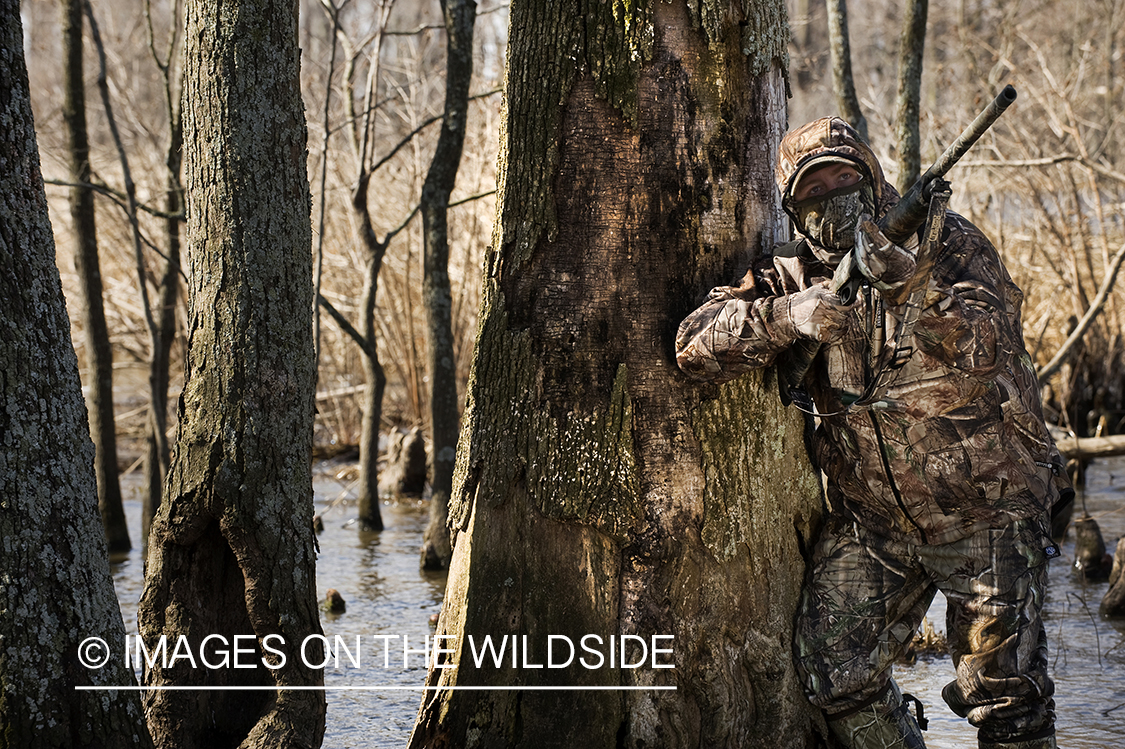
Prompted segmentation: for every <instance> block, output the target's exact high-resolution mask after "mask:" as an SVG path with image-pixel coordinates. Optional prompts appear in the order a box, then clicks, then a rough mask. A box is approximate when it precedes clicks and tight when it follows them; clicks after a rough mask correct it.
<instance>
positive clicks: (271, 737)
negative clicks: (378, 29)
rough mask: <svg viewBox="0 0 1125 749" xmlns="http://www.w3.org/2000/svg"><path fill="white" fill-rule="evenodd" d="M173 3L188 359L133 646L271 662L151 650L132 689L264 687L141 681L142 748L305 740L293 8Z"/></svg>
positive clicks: (249, 2)
mask: <svg viewBox="0 0 1125 749" xmlns="http://www.w3.org/2000/svg"><path fill="white" fill-rule="evenodd" d="M185 16H186V29H187V33H186V35H185V39H186V45H187V46H186V49H185V74H184V81H185V90H184V102H185V107H184V173H185V178H186V184H185V190H186V195H187V203H188V222H187V241H188V247H189V251H188V256H189V268H190V272H189V274H188V275H189V292H190V293H189V300H190V305H189V307H190V309H189V323H188V327H189V346H188V363H187V374H186V378H185V384H184V390H183V394H182V395H181V398H180V407H179V409H180V410H179V431H178V435H177V440H176V447H175V452H174V455H173V458H172V464H171V469H170V474H169V478H168V482H167V487H166V488H167V492H166V495H167V496H166V498H165V501H164V502H163V503H162V504H161V507H160V510H159V512H158V514H157V516H156V519H155V521H154V522H153V526H152V530H151V534H150V540H149V556H148V565H147V567H148V569H147V575H146V585H145V591H144V594H143V596H142V599H141V608H140V615H139V623H140V629H141V635H142V636H143V637H144V639H145V642H146V643H147V644H148V646H149V649H150V650H152V649H154V648H155V647H156V645H157V641H158V638H159V637H160V636H162V635H163V636H166V637H167V638H168V640H169V641H170V643H173V644H174V643H175V642H176V641H177V639H178V638H179V637H180V636H181V635H185V636H186V637H187V639H188V641H189V642H190V643H191V645H192V648H193V650H194V651H195V652H199V648H200V646H201V644H202V640H203V638H206V637H207V636H209V635H220V636H222V637H224V638H226V641H227V642H228V643H229V642H231V641H232V640H233V638H234V637H236V636H238V635H250V636H253V637H255V638H256V639H257V641H258V643H259V646H260V644H261V642H262V640H263V639H264V638H265V637H267V636H270V635H273V636H275V637H276V638H280V639H279V640H278V639H275V640H273V643H274V647H275V648H276V647H278V646H279V643H280V647H281V648H282V649H283V650H284V651H285V653H286V660H285V663H284V665H281V667H280V668H276V669H272V668H267V667H266V666H265V664H264V663H263V661H262V650H261V649H259V650H257V651H256V652H255V654H254V657H252V658H250V659H249V662H250V663H253V664H256V665H255V667H254V668H249V669H235V668H225V669H210V668H206V667H203V666H202V665H198V666H197V667H191V665H190V663H189V662H187V661H182V660H181V661H177V662H176V663H174V664H169V665H168V667H165V666H164V664H162V663H160V662H159V661H158V662H156V663H155V664H154V665H153V666H152V667H147V666H146V673H145V682H146V683H147V684H150V685H179V686H196V685H198V686H220V685H234V686H244V685H245V686H258V685H261V686H266V687H271V688H267V689H264V690H261V691H239V692H206V691H159V692H151V693H148V694H147V695H146V710H147V711H148V715H149V723H150V726H151V728H152V732H153V738H154V740H155V742H156V744H157V746H162V747H175V749H194V748H195V747H199V748H200V749H202V748H204V747H207V748H210V747H228V746H229V747H234V746H239V747H246V748H249V747H270V748H271V749H273V748H276V747H315V746H319V745H320V742H321V740H322V738H323V734H324V720H325V701H324V694H323V693H322V692H318V691H292V690H286V689H284V687H289V686H296V687H308V686H314V687H315V686H319V685H321V684H323V674H322V672H321V671H320V670H317V669H312V668H309V667H307V666H306V665H305V663H304V661H303V659H302V658H301V655H300V645H301V643H302V642H303V641H304V640H305V638H307V637H309V636H311V635H320V634H321V633H322V631H321V627H320V622H319V618H318V609H317V602H316V578H315V550H314V543H315V539H314V535H313V528H312V475H311V465H310V463H311V454H312V424H313V390H314V382H315V379H314V367H315V364H314V355H313V344H312V312H311V310H312V305H311V303H312V298H313V296H312V295H313V290H312V254H311V229H310V222H309V216H310V199H309V186H308V180H307V177H306V172H305V169H306V163H305V162H306V132H305V120H304V114H303V106H302V103H301V97H300V88H299V51H298V48H297V3H296V2H294V1H293V0H222V1H221V2H217V3H216V2H212V0H199V1H198V2H189V3H187V6H186V9H185ZM169 647H171V646H169ZM313 650H316V649H315V648H314V649H313ZM318 655H319V654H318V653H316V652H313V651H309V656H310V658H309V660H310V661H311V662H314V663H315V662H319V658H318ZM243 660H244V662H245V661H246V660H247V659H245V658H244V659H243ZM271 662H272V663H273V664H275V665H276V664H277V663H278V659H277V658H273V657H271Z"/></svg>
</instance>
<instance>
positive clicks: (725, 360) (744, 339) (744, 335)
mask: <svg viewBox="0 0 1125 749" xmlns="http://www.w3.org/2000/svg"><path fill="white" fill-rule="evenodd" d="M787 299H788V297H787V296H756V295H755V294H754V292H753V291H752V290H750V289H746V288H736V287H731V286H720V287H718V288H716V289H713V290H712V291H711V294H710V296H709V297H708V299H707V301H706V302H705V303H704V304H703V305H702V306H701V307H699V309H697V310H695V311H694V312H692V313H691V314H690V315H688V316H687V318H685V319H684V321H683V322H682V323H681V324H680V329H679V332H678V333H677V335H676V362H677V363H678V364H679V366H680V369H682V370H683V371H684V373H686V374H687V375H688V376H689V377H691V378H692V379H695V380H713V381H716V382H725V381H727V380H730V379H733V378H734V377H737V376H738V375H740V374H742V373H744V372H747V371H749V370H751V369H757V368H760V367H765V366H768V365H770V364H772V363H773V361H774V359H775V358H777V355H778V354H779V353H780V352H782V351H784V350H785V349H786V348H788V347H789V346H790V345H792V343H793V341H795V340H796V339H797V338H798V337H799V334H798V332H797V329H796V327H795V326H794V325H793V322H792V320H791V319H790V315H789V314H788V306H789V305H788V304H787Z"/></svg>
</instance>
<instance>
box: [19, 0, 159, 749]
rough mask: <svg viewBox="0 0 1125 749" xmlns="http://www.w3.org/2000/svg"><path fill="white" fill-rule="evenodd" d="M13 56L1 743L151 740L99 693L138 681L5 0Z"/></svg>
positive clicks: (124, 703)
mask: <svg viewBox="0 0 1125 749" xmlns="http://www.w3.org/2000/svg"><path fill="white" fill-rule="evenodd" d="M79 18H81V16H79ZM0 49H2V50H4V51H5V52H4V54H3V55H0V121H2V122H3V123H4V126H3V127H0V163H3V164H4V168H3V169H0V268H3V269H4V272H3V273H2V274H0V330H2V331H3V333H2V334H0V387H2V389H3V393H4V401H3V402H4V406H3V408H2V409H0V497H3V501H2V502H0V538H3V540H4V542H3V544H0V570H3V584H2V585H0V611H2V612H3V615H2V616H0V685H2V686H0V747H2V748H3V749H9V748H11V749H16V748H17V747H18V748H19V749H38V748H39V747H66V748H67V749H70V748H71V747H119V748H120V749H126V748H128V747H145V746H151V741H150V740H149V737H148V731H147V729H146V727H145V722H144V716H143V714H142V711H141V702H140V698H139V696H138V695H137V693H136V692H123V691H119V690H114V691H92V690H88V689H87V688H89V687H110V686H112V687H121V686H129V685H134V684H135V683H136V682H135V679H134V678H133V675H132V672H131V671H130V670H129V669H128V668H126V667H125V664H124V662H123V660H122V659H121V657H120V653H121V651H122V648H123V646H124V642H125V626H124V624H123V622H122V620H121V610H120V608H119V607H118V604H117V596H116V595H115V594H114V590H113V580H112V578H111V577H110V572H109V564H108V562H107V551H106V538H105V533H104V532H103V531H102V527H101V524H100V523H99V520H98V510H97V480H96V477H95V471H94V454H95V451H94V446H93V444H92V443H91V441H90V435H89V432H88V431H87V424H86V410H85V405H84V404H83V402H82V385H81V383H80V381H79V377H78V360H77V358H76V357H75V354H74V349H73V348H72V347H71V343H70V321H69V319H68V318H67V313H66V305H65V301H64V299H63V293H62V284H61V282H60V279H59V271H58V268H57V266H56V265H55V245H54V239H53V237H52V233H51V224H50V220H49V218H48V215H47V199H46V195H45V193H44V191H43V177H42V174H41V172H40V168H39V154H38V150H37V146H36V139H35V128H34V124H33V122H32V113H31V101H30V91H29V86H28V78H27V69H26V67H25V63H24V58H23V33H22V30H21V24H20V4H19V2H18V1H17V0H0ZM88 638H100V640H101V643H100V644H99V643H98V642H97V641H96V640H89V639H88ZM103 657H104V658H105V659H106V660H105V662H104V665H102V666H101V667H88V666H90V665H92V664H93V663H96V662H97V661H100V660H101V659H102V658H103ZM83 658H85V659H86V660H85V661H84V660H83Z"/></svg>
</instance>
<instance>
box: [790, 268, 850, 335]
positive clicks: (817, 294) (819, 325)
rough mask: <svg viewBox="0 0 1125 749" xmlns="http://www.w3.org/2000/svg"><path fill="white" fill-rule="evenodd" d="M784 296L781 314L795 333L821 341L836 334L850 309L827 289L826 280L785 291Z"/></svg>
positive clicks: (838, 332) (841, 328) (841, 327)
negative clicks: (797, 289) (783, 306)
mask: <svg viewBox="0 0 1125 749" xmlns="http://www.w3.org/2000/svg"><path fill="white" fill-rule="evenodd" d="M784 299H785V315H786V317H787V318H788V319H789V322H790V324H792V326H793V328H794V330H795V331H796V332H797V334H798V335H799V336H801V337H802V338H811V339H812V340H814V341H820V342H821V343H828V342H829V341H832V340H834V339H835V338H837V337H838V336H839V335H840V333H841V332H842V330H843V328H844V323H845V321H846V320H847V317H848V311H849V310H850V309H851V308H850V307H849V306H847V305H845V304H843V303H842V302H841V301H840V297H838V296H836V295H835V294H833V293H832V292H831V291H829V289H828V282H827V281H826V282H824V283H821V284H817V285H816V286H810V287H809V288H807V289H805V290H804V291H798V292H797V293H796V294H789V295H787V296H785V297H784ZM778 301H780V300H778Z"/></svg>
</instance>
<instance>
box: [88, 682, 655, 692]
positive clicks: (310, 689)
mask: <svg viewBox="0 0 1125 749" xmlns="http://www.w3.org/2000/svg"><path fill="white" fill-rule="evenodd" d="M74 689H75V691H77V692H111V691H117V692H263V691H271V692H272V691H277V690H286V691H290V692H386V691H395V692H457V691H462V692H636V691H653V692H659V691H673V692H674V691H676V689H677V687H674V686H660V687H627V686H626V687H606V686H590V687H527V686H510V687H503V686H501V687H485V686H450V687H427V686H420V687H409V686H398V685H391V684H379V685H375V686H334V687H304V686H300V687H278V686H272V687H265V686H262V687H257V686H254V687H244V686H218V687H186V686H159V687H138V686H133V685H130V686H125V687H107V686H76V687H75V688H74Z"/></svg>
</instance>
